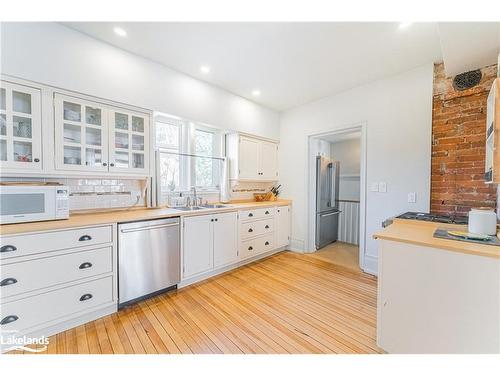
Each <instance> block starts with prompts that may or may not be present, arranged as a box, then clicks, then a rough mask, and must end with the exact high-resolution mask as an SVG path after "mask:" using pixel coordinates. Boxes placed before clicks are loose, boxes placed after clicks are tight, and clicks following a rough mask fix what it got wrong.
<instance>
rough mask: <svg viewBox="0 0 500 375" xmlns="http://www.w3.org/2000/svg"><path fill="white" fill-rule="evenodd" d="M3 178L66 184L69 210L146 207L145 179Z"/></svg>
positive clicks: (6, 179)
mask: <svg viewBox="0 0 500 375" xmlns="http://www.w3.org/2000/svg"><path fill="white" fill-rule="evenodd" d="M0 180H1V181H10V182H16V181H18V182H27V181H35V182H58V183H60V184H63V185H66V186H68V188H69V193H70V196H69V209H70V211H78V210H93V209H106V208H126V207H132V206H138V207H141V206H142V207H144V206H146V196H145V190H146V180H121V179H100V178H85V179H83V178H80V179H79V178H1V179H0ZM138 196H139V198H138Z"/></svg>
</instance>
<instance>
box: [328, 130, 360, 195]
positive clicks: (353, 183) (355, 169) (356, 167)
mask: <svg viewBox="0 0 500 375" xmlns="http://www.w3.org/2000/svg"><path fill="white" fill-rule="evenodd" d="M331 155H332V159H334V160H338V161H339V162H340V181H339V199H340V200H357V201H359V184H360V180H359V173H360V167H361V139H360V138H357V139H349V140H345V141H341V142H336V143H332V144H331Z"/></svg>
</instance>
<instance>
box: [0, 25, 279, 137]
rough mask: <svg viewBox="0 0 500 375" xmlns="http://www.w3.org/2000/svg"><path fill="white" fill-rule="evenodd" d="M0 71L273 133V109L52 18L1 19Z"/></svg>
mask: <svg viewBox="0 0 500 375" xmlns="http://www.w3.org/2000/svg"><path fill="white" fill-rule="evenodd" d="M0 27H1V65H0V66H1V72H2V73H3V74H8V75H12V76H15V77H18V78H23V79H28V80H32V81H35V82H39V83H43V84H46V85H51V86H56V87H60V88H63V89H67V90H73V91H78V92H81V93H84V94H87V95H93V96H97V97H101V98H104V99H109V100H114V101H118V102H122V103H126V104H130V105H135V106H139V107H143V108H146V109H150V110H155V111H161V112H165V113H170V114H174V115H177V116H180V117H184V118H187V119H190V120H193V121H199V122H204V123H207V124H211V125H214V126H218V127H221V128H225V129H233V130H239V131H244V132H248V133H253V134H256V135H260V136H263V137H268V138H275V139H277V138H278V137H279V114H278V113H277V112H275V111H272V110H270V109H267V108H265V107H262V106H260V105H258V104H255V103H253V102H251V101H249V100H247V99H244V98H242V97H239V96H236V95H233V94H231V93H229V92H227V91H224V90H222V89H219V88H217V87H215V86H212V85H209V84H207V83H204V82H202V81H200V80H197V79H194V78H191V77H189V76H187V75H184V74H181V73H178V72H176V71H174V70H171V69H168V68H166V67H164V66H162V65H160V64H157V63H154V62H152V61H149V60H147V59H144V58H142V57H139V56H136V55H134V54H131V53H128V52H126V51H124V50H121V49H118V48H115V47H113V46H111V45H109V44H106V43H103V42H100V41H98V40H96V39H93V38H91V37H89V36H86V35H84V34H81V33H79V32H76V31H74V30H72V29H69V28H67V27H65V26H63V25H60V24H57V23H2V24H1V26H0Z"/></svg>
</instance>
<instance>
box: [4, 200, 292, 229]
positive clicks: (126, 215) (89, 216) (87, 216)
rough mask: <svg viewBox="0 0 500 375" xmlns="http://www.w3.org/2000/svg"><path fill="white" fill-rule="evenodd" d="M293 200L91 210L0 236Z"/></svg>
mask: <svg viewBox="0 0 500 375" xmlns="http://www.w3.org/2000/svg"><path fill="white" fill-rule="evenodd" d="M290 204H291V201H290V200H286V199H279V200H277V201H275V202H255V201H237V202H231V203H228V204H224V206H225V207H223V208H204V209H202V210H196V211H181V210H176V209H174V208H165V207H163V208H146V207H143V208H132V209H116V210H108V211H106V212H90V213H77V214H71V215H70V217H69V219H67V220H50V221H39V222H33V223H21V224H4V225H0V235H10V234H19V233H28V232H40V231H47V230H57V229H66V228H75V227H85V226H93V225H102V224H113V223H126V222H131V221H140V220H152V219H161V218H168V217H175V216H198V215H205V214H214V213H221V212H231V211H238V210H246V209H254V208H265V207H274V206H288V205H290Z"/></svg>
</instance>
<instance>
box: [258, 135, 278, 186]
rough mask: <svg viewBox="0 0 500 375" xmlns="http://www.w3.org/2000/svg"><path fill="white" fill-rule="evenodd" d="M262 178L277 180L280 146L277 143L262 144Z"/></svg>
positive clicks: (263, 142)
mask: <svg viewBox="0 0 500 375" xmlns="http://www.w3.org/2000/svg"><path fill="white" fill-rule="evenodd" d="M259 155H260V178H261V179H264V180H276V179H277V177H278V146H277V145H276V143H272V142H266V141H261V142H260V153H259Z"/></svg>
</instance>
